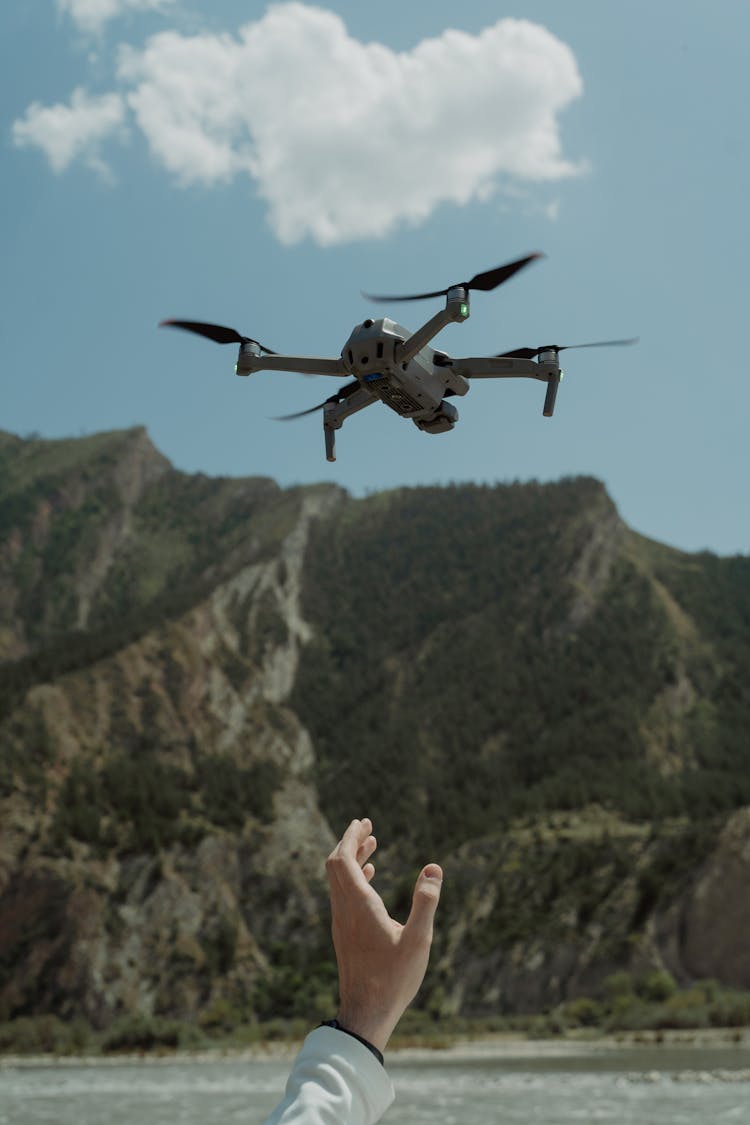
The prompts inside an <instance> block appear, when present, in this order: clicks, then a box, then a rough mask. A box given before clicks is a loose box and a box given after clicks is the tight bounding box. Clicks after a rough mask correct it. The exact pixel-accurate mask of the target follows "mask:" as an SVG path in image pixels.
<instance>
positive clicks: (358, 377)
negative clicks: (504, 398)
mask: <svg viewBox="0 0 750 1125" xmlns="http://www.w3.org/2000/svg"><path fill="white" fill-rule="evenodd" d="M540 257H542V255H541V254H529V255H528V256H527V257H525V258H519V259H518V261H515V262H509V263H508V264H507V265H504V266H498V267H497V268H496V269H492V270H487V271H485V272H484V273H478V274H476V275H475V276H474V277H473V278H472V279H471V281H461V282H458V283H457V284H455V285H450V286H448V288H447V289H438V290H436V291H435V292H432V293H413V294H408V295H406V296H404V295H401V296H380V295H374V294H368V293H364V294H363V296H364V297H366V298H367V299H368V300H371V301H377V302H383V301H392V302H394V303H395V302H398V301H423V300H428V299H430V298H435V297H445V308H444V309H441V311H440V312H438V313H435V315H434V316H433V317H431V318H430V319H429V320H428V321H427V322H426V323H425V324H423V325H422V327H421V328H418V329H417V331H416V332H409V330H408V329H406V328H404V327H403V326H402V325H400V324H397V323H396V321H395V320H390V319H389V318H388V317H382V318H381V319H379V320H372V319H370V318H369V317H368V318H367V319H366V320H364V321H363V322H362V323H361V324H358V325H357V326H356V328H354V330H353V331H352V334H351V335H350V337H349V339H348V340H347V341H346V343H345V344H344V347H343V349H342V352H341V355H340V356H339V357H338V358H337V359H327V358H324V357H317V356H291V355H279V353H278V352H275V351H272V350H271V348H267V347H265V346H264V345H263V344H261V343H260V342H259V341H258V340H253V339H252V338H251V337H249V336H242V335H240V333H239V332H237V331H236V330H235V329H234V328H224V327H222V326H221V325H218V324H204V323H202V322H201V321H195V320H163V321H162V322H161V323H162V325H165V326H168V327H171V328H182V329H185V330H186V331H188V332H195V333H197V334H198V335H199V336H205V337H207V338H208V339H209V340H214V341H215V342H216V343H217V344H239V349H240V350H239V356H238V359H237V364H236V366H235V372H236V374H237V375H251V374H254V373H255V372H256V371H297V372H300V373H302V374H304V375H332V376H334V378H342V377H344V376H346V375H349V376H353V378H351V379H350V381H349V382H347V383H344V385H343V386H341V387H339V388H338V390H337V391H335V392H334V394H332V395H330V396H329V397H328V398H327V399H325V401H324V402H319V403H318V404H317V405H316V406H312V407H310V408H309V409H308V410H300V411H299V412H298V413H296V414H287V415H284V416H283V417H282V418H280V419H278V421H290V420H291V419H293V418H304V417H305V415H307V414H314V413H315V412H316V411H318V410H322V411H323V434H324V437H325V450H326V458H327V460H328V461H335V460H336V430H340V429H341V427H342V425H343V424H344V422H345V421H346V419H347V418H348V417H349V416H350V415H352V414H356V413H357V411H359V410H364V408H365V407H366V406H372V405H373V403H375V402H383V403H385V405H386V406H388V407H390V409H391V410H394V411H395V412H396V413H397V414H400V415H401V417H402V418H411V420H412V421H413V422H414V425H415V426H417V428H418V429H420V430H423V431H424V432H425V433H428V434H442V433H446V432H447V431H448V430H452V429H453V427H454V426H455V424H456V422H457V421H458V411H457V410H456V408H455V406H454V405H453V403H451V402H448V401H447V400H448V399H449V398H453V397H456V396H462V395H465V394H466V393H467V392H468V390H469V387H470V385H471V380H472V379H517V378H520V379H537V380H538V381H539V382H541V383H546V386H547V390H546V393H545V396H544V408H543V413H544V416H545V417H546V418H551V417H552V414H553V412H554V409H555V399H556V398H557V389H558V387H559V385H560V380H561V379H562V377H563V373H562V371H561V370H560V361H559V356H560V352H562V351H565V350H567V349H568V348H600V347H615V346H623V345H628V344H634V343H636V342H637V341H636V340H635V339H631V340H601V341H599V342H597V343H594V344H544V345H542V347H539V348H516V350H515V351H512V352H501V353H500V354H498V355H492V356H470V357H467V358H462V359H454V358H453V357H452V356H449V355H447V354H446V353H445V352H442V351H435V349H434V348H431V347H430V346H429V345H430V341H431V340H432V339H433V338H434V337H435V336H437V334H438V332H440V331H441V330H442V329H443V328H445V326H446V325H447V324H451V323H461V322H462V321H464V320H468V318H469V294H470V292H471V291H472V290H477V291H480V292H483V293H489V292H490V291H491V290H493V289H497V287H498V286H499V285H502V284H503V283H504V282H506V281H508V280H509V278H511V277H513V276H514V274H516V273H518V271H519V270H522V269H523V268H524V267H525V266H528V265H529V264H530V263H531V262H533V261H535V260H536V259H537V258H540Z"/></svg>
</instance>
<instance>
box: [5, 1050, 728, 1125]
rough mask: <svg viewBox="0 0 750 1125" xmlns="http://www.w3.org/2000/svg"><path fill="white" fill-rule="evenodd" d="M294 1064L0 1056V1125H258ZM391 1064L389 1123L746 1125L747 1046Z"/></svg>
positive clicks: (412, 1059)
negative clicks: (40, 1059) (43, 1060)
mask: <svg viewBox="0 0 750 1125" xmlns="http://www.w3.org/2000/svg"><path fill="white" fill-rule="evenodd" d="M540 1052H543V1053H540ZM288 1071H289V1063H288V1061H286V1060H276V1061H267V1060H265V1061H260V1060H257V1059H250V1060H246V1061H240V1060H236V1059H235V1060H218V1059H217V1060H213V1061H203V1060H197V1061H196V1060H187V1059H185V1058H182V1059H161V1060H142V1061H119V1062H102V1061H97V1062H85V1061H80V1062H68V1061H66V1062H62V1063H47V1064H44V1063H28V1062H23V1063H13V1062H7V1061H6V1062H5V1063H2V1061H1V1060H0V1125H242V1123H244V1122H247V1123H248V1125H254V1123H259V1122H261V1121H262V1120H263V1117H264V1116H265V1114H266V1113H267V1112H268V1111H269V1110H270V1109H271V1108H272V1107H273V1106H274V1105H275V1104H276V1101H277V1100H278V1098H279V1095H280V1093H281V1091H282V1089H283V1086H284V1082H285V1079H286V1075H287V1073H288ZM389 1072H390V1074H391V1076H392V1078H393V1081H394V1085H395V1087H396V1102H395V1104H394V1106H393V1107H392V1108H391V1110H390V1111H389V1112H388V1114H387V1115H386V1117H385V1118H384V1121H385V1122H386V1123H387V1125H420V1123H424V1125H490V1123H493V1125H496V1123H497V1125H569V1123H573V1122H599V1123H605V1125H609V1123H612V1125H707V1123H709V1122H710V1125H720V1123H723V1122H726V1123H728V1125H733V1123H737V1125H750V1048H748V1046H747V1045H746V1046H744V1047H737V1048H732V1047H725V1048H720V1049H719V1048H714V1049H699V1048H689V1049H687V1048H682V1049H680V1048H669V1047H661V1048H651V1049H639V1048H633V1047H629V1048H617V1047H612V1048H598V1049H595V1048H590V1049H584V1048H575V1047H571V1046H570V1045H564V1046H561V1047H560V1048H559V1049H557V1050H556V1049H555V1048H554V1047H545V1046H544V1045H543V1046H542V1047H541V1048H540V1047H535V1046H534V1045H533V1044H528V1045H520V1046H519V1048H518V1049H517V1050H513V1049H512V1048H511V1049H503V1050H502V1051H499V1050H498V1049H491V1048H489V1049H486V1050H484V1051H482V1050H481V1049H479V1050H477V1051H475V1052H473V1053H472V1051H465V1052H463V1053H461V1052H458V1053H445V1052H437V1053H436V1052H411V1053H409V1052H407V1053H404V1054H399V1055H396V1056H394V1057H393V1058H392V1059H390V1060H389Z"/></svg>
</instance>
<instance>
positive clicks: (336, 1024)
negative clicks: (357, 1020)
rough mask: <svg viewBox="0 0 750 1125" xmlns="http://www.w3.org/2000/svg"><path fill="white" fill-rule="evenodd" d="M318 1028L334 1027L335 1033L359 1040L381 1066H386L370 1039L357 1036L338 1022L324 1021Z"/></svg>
mask: <svg viewBox="0 0 750 1125" xmlns="http://www.w3.org/2000/svg"><path fill="white" fill-rule="evenodd" d="M318 1026H319V1027H332V1028H333V1029H334V1030H335V1031H343V1032H344V1035H351V1037H352V1039H357V1040H358V1041H359V1042H360V1043H361V1044H362V1046H363V1047H367V1050H368V1051H372V1053H373V1055H374V1056H375V1058H376V1059H377V1060H378V1062H379V1063H380V1065H381V1066H385V1060H384V1058H383V1055H382V1054H381V1052H380V1051H379V1050H378V1049H377V1047H376V1046H375V1045H374V1044H373V1043H370V1041H369V1040H368V1039H363V1038H362V1036H361V1035H357V1033H356V1031H350V1030H349V1028H348V1027H342V1025H341V1024H340V1023H339V1021H338V1020H323V1022H322V1023H321V1024H319V1025H318Z"/></svg>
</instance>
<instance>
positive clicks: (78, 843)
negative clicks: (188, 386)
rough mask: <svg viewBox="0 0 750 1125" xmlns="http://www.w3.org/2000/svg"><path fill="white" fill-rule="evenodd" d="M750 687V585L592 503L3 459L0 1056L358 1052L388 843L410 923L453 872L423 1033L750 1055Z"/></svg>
mask: <svg viewBox="0 0 750 1125" xmlns="http://www.w3.org/2000/svg"><path fill="white" fill-rule="evenodd" d="M748 667H750V558H745V557H738V558H733V559H721V558H717V557H715V556H713V555H710V554H707V553H703V554H698V555H689V554H685V553H683V552H679V551H675V550H673V549H671V548H668V547H666V546H663V545H661V544H658V543H654V542H651V541H649V540H647V539H644V538H643V537H641V536H639V535H636V534H635V533H633V532H631V531H630V530H629V529H628V528H627V527H626V526H625V525H624V524H623V523H622V521H621V520H620V519H619V516H618V514H617V512H616V510H615V508H614V505H613V504H612V502H611V500H610V499H609V497H608V496H607V493H606V491H605V489H604V488H603V486H602V485H601V484H600V483H599V482H597V481H595V480H592V479H590V478H577V479H568V480H563V481H560V482H558V483H556V484H548V485H541V484H537V483H530V484H518V483H516V484H512V485H507V486H493V487H489V486H468V485H462V486H458V485H456V486H452V487H448V488H411V489H399V490H396V491H392V492H387V493H382V494H378V495H373V496H369V497H367V498H366V499H362V500H355V499H352V498H351V497H349V496H347V494H346V493H344V492H343V491H342V490H340V489H337V488H334V487H332V486H325V485H320V486H315V487H306V488H294V489H288V490H282V489H280V488H278V486H277V485H275V484H274V483H273V482H272V481H269V480H266V479H263V478H250V479H247V480H233V479H210V478H207V477H204V476H201V475H198V476H187V475H185V474H182V473H179V472H176V471H175V470H174V469H172V467H171V466H170V465H169V463H168V462H167V461H166V460H165V459H164V458H163V457H162V456H161V454H159V453H158V451H157V450H155V449H154V447H153V446H152V445H151V443H150V441H149V439H148V436H147V435H146V433H145V431H143V430H141V429H135V430H130V431H125V432H122V433H114V434H100V435H95V436H93V437H87V438H82V439H79V440H70V441H41V440H22V439H20V438H15V437H13V436H12V435H8V434H1V433H0V1048H1V1047H2V1044H3V1043H6V1044H10V1043H11V1042H16V1043H18V1042H28V1043H29V1044H31V1043H40V1042H43V1041H44V1042H46V1041H49V1042H52V1043H57V1044H59V1045H60V1049H63V1050H67V1049H75V1048H76V1044H78V1045H79V1047H80V1045H81V1043H83V1042H84V1041H94V1040H89V1039H87V1036H89V1034H90V1033H89V1031H87V1029H89V1028H91V1027H93V1028H95V1029H97V1031H96V1035H95V1041H96V1042H97V1043H100V1044H101V1045H102V1046H103V1047H104V1049H111V1050H117V1049H126V1048H127V1047H128V1046H131V1047H132V1046H138V1045H141V1046H148V1045H149V1044H151V1045H159V1044H160V1045H169V1044H174V1043H185V1042H188V1041H193V1042H195V1041H197V1039H196V1038H195V1037H196V1036H197V1037H198V1038H200V1037H201V1036H204V1035H208V1036H213V1035H224V1034H227V1033H229V1032H231V1031H233V1029H237V1028H238V1027H241V1028H244V1029H245V1030H244V1032H243V1034H246V1035H247V1036H250V1037H251V1036H252V1035H255V1034H260V1032H259V1031H258V1027H259V1026H260V1024H261V1023H262V1024H263V1026H264V1027H265V1029H266V1032H268V1033H274V1029H276V1031H280V1030H282V1029H283V1028H288V1027H289V1026H291V1025H290V1024H289V1023H288V1022H286V1021H295V1020H297V1021H300V1020H303V1021H304V1020H314V1019H320V1018H323V1017H325V1016H327V1015H330V1014H331V1013H332V1011H333V1008H334V1004H335V985H336V980H335V966H334V963H333V959H332V955H331V948H330V937H329V932H328V930H329V920H328V909H327V901H326V888H325V882H324V879H323V865H322V860H323V857H324V855H325V854H326V852H327V851H328V850H329V848H330V846H331V845H332V842H333V840H334V838H335V836H336V835H338V833H339V831H340V830H341V828H342V827H343V826H344V825H345V824H346V823H347V822H348V820H349V819H350V818H351V817H352V816H355V815H364V814H365V813H366V814H367V815H370V816H372V817H373V820H374V821H375V825H376V832H377V834H378V837H379V839H380V840H381V848H380V850H379V853H378V861H377V875H376V879H377V885H378V888H379V889H380V890H381V892H382V893H383V894H384V896H385V898H386V900H387V902H388V903H389V905H390V907H391V908H392V909H393V911H394V912H395V913H396V915H397V916H398V917H401V918H403V917H405V915H406V913H407V912H408V909H409V902H410V895H411V888H412V886H413V880H414V875H415V873H416V870H417V869H418V867H419V866H420V865H421V864H422V863H423V862H424V861H425V860H426V859H428V858H429V859H435V860H439V861H440V862H441V863H442V864H443V866H444V868H445V872H446V880H445V886H444V894H443V901H442V903H441V910H440V917H439V925H438V928H437V933H436V940H435V947H434V954H433V958H432V961H431V966H430V970H429V973H428V977H427V979H426V981H425V986H424V988H423V990H422V992H421V994H420V1001H419V1009H418V1010H416V1012H415V1014H414V1016H413V1020H414V1028H415V1029H418V1028H421V1029H422V1031H424V1028H425V1027H426V1026H429V1027H435V1026H442V1024H441V1022H440V1021H450V1023H451V1026H453V1027H460V1026H464V1024H463V1023H462V1021H464V1022H465V1026H467V1027H468V1026H469V1023H470V1021H472V1020H481V1021H485V1023H484V1026H490V1025H492V1024H493V1021H494V1022H495V1024H497V1025H498V1026H499V1025H500V1024H502V1025H503V1026H518V1027H521V1026H523V1027H526V1028H528V1029H530V1030H532V1031H534V1030H536V1031H538V1032H540V1033H545V1032H548V1031H554V1030H555V1028H560V1027H582V1028H586V1027H588V1026H593V1025H596V1026H606V1027H610V1028H617V1027H632V1028H634V1029H636V1028H640V1027H651V1028H657V1029H658V1028H660V1027H673V1026H676V1027H679V1026H681V1025H682V1024H684V1023H687V1022H689V1021H690V1020H692V1021H694V1022H695V1023H698V1024H701V1025H704V1026H713V1025H715V1024H717V1023H718V1022H721V1021H722V1020H723V1021H724V1022H725V1023H726V1024H739V1023H741V1022H742V1020H743V1018H744V1017H743V1012H746V1002H747V997H746V992H743V991H742V990H747V989H750V961H748V956H747V944H746V940H745V934H746V933H747V931H748V929H749V928H750V900H748V897H747V894H746V889H747V882H748V879H750V860H749V859H748V856H749V855H750V851H749V850H748V849H750V739H748V738H747V731H748V729H750V681H749V680H748V677H747V674H746V670H747V668H748ZM743 1005H744V1006H743ZM3 1021H6V1022H3ZM7 1021H9V1022H7ZM259 1021H260V1023H259ZM274 1021H276V1022H274ZM436 1021H437V1022H436ZM295 1026H296V1025H295ZM186 1028H191V1029H192V1030H190V1031H189V1032H188V1031H186ZM407 1032H408V1029H407ZM420 1033H421V1032H420ZM66 1045H67V1046H66Z"/></svg>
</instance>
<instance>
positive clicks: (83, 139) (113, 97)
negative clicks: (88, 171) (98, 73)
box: [13, 89, 125, 175]
mask: <svg viewBox="0 0 750 1125" xmlns="http://www.w3.org/2000/svg"><path fill="white" fill-rule="evenodd" d="M124 120H125V103H124V101H123V98H122V97H121V95H120V94H103V95H102V96H101V97H98V98H97V97H93V98H92V97H89V96H88V94H87V93H86V91H85V90H82V89H78V90H74V91H73V96H72V97H71V99H70V104H69V105H62V104H57V105H50V106H43V105H40V104H39V102H34V103H33V104H32V105H30V106H29V108H28V109H27V110H26V113H25V114H24V116H23V117H21V118H19V119H18V120H17V121H15V122H14V123H13V140H14V142H15V143H16V144H17V145H21V146H24V145H36V146H37V147H38V148H41V149H42V151H43V152H44V153H45V154H46V156H47V159H48V160H49V162H50V164H51V165H52V168H53V170H54V171H55V172H63V171H64V170H65V169H66V168H67V167H68V165H69V164H71V163H72V161H73V160H75V159H77V158H82V159H84V160H85V161H86V163H87V164H89V166H90V167H92V168H94V169H96V171H97V172H99V173H101V174H104V175H106V174H107V173H108V170H107V166H106V165H105V164H104V162H103V161H102V159H101V157H100V155H99V144H100V142H101V141H102V140H103V139H104V138H105V137H107V136H109V135H110V134H111V133H114V132H115V131H117V130H119V129H121V128H122V125H123V122H124Z"/></svg>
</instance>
